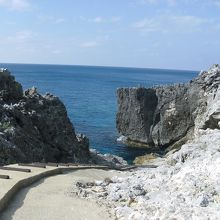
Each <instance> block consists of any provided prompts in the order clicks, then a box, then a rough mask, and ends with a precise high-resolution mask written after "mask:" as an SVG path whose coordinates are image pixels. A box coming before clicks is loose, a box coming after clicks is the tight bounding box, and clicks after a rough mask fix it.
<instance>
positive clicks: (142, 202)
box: [78, 65, 220, 220]
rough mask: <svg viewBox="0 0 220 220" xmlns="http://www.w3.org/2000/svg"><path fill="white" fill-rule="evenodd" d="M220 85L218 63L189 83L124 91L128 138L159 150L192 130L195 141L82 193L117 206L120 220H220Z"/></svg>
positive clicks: (122, 118) (122, 125)
mask: <svg viewBox="0 0 220 220" xmlns="http://www.w3.org/2000/svg"><path fill="white" fill-rule="evenodd" d="M219 86H220V67H219V66H218V65H214V66H213V67H212V68H211V69H209V70H208V71H203V72H201V73H200V74H199V76H198V77H197V78H196V79H194V80H192V81H191V82H189V83H188V84H186V85H176V86H169V87H160V88H152V89H144V88H133V89H132V88H131V89H120V90H119V91H118V94H119V110H120V111H119V113H118V119H117V120H118V128H119V129H120V131H121V132H122V134H124V135H127V136H128V137H130V138H132V140H134V141H144V143H147V144H150V143H152V144H154V145H155V146H157V145H158V146H160V145H161V144H168V143H172V142H173V141H176V140H178V139H183V138H184V136H185V135H186V134H187V133H189V131H191V135H192V136H191V139H190V138H188V137H187V138H186V139H188V140H187V141H186V140H185V141H186V143H185V144H181V143H179V145H180V149H175V150H171V151H169V152H168V153H167V154H165V155H163V156H161V157H156V158H154V157H152V155H150V156H151V158H149V157H148V158H147V160H145V161H144V164H145V165H148V166H143V167H142V168H138V169H136V170H133V171H129V172H127V173H124V176H123V177H113V178H111V179H106V180H104V181H101V182H100V181H96V182H95V183H93V184H91V183H86V184H84V185H83V187H84V186H85V187H84V188H82V187H81V188H80V189H78V195H79V196H80V197H83V198H87V199H91V200H94V199H96V200H97V201H98V202H99V203H101V204H104V205H106V206H107V207H111V208H112V209H113V210H114V212H115V215H116V219H130V220H137V219H161V220H173V219H204V220H208V219H219V216H220V208H219V207H220V206H219V205H220V187H219V183H220V87H219ZM148 110H150V111H148ZM135 120H138V121H137V122H136V121H135ZM172 129H173V130H172ZM172 131H173V133H172ZM155 133H156V136H155ZM163 135H167V136H163ZM155 137H157V138H155ZM142 162H143V161H142ZM149 165H153V167H155V168H152V166H149ZM91 186H92V187H91Z"/></svg>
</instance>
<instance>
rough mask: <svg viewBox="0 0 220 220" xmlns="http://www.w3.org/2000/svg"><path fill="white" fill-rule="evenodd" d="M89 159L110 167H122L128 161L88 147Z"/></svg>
mask: <svg viewBox="0 0 220 220" xmlns="http://www.w3.org/2000/svg"><path fill="white" fill-rule="evenodd" d="M90 154H91V159H90V162H91V163H94V164H99V165H104V166H111V167H123V166H127V165H128V163H127V161H126V160H124V159H123V158H122V157H119V156H116V155H112V154H101V153H100V152H98V151H97V150H95V149H90Z"/></svg>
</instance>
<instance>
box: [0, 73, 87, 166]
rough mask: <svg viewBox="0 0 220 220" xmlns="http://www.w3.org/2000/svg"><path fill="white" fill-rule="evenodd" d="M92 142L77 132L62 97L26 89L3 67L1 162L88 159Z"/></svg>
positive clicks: (0, 96) (0, 100) (0, 75)
mask: <svg viewBox="0 0 220 220" xmlns="http://www.w3.org/2000/svg"><path fill="white" fill-rule="evenodd" d="M89 156H90V153H89V142H88V139H87V138H86V137H85V136H83V135H78V136H77V135H76V134H75V131H74V127H73V125H72V123H71V122H70V120H69V118H68V116H67V112H66V108H65V106H64V105H63V103H62V102H61V101H60V100H59V98H57V97H55V96H53V95H51V94H46V95H44V96H42V95H40V94H39V93H37V90H36V88H32V89H28V90H27V91H25V92H24V94H23V90H22V87H21V85H20V84H19V83H17V82H16V81H15V80H14V77H13V76H11V75H10V73H9V72H8V71H7V70H5V69H2V70H1V71H0V163H2V164H5V163H13V162H34V161H45V162H48V161H49V162H73V161H87V160H88V159H89Z"/></svg>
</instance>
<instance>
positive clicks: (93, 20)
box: [91, 17, 105, 23]
mask: <svg viewBox="0 0 220 220" xmlns="http://www.w3.org/2000/svg"><path fill="white" fill-rule="evenodd" d="M91 21H92V22H95V23H102V22H104V21H105V20H104V18H102V17H96V18H94V19H92V20H91Z"/></svg>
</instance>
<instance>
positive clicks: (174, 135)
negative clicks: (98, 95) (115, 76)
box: [116, 65, 220, 147]
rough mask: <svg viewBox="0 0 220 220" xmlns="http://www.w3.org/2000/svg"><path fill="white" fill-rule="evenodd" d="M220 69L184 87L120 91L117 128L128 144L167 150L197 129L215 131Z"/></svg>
mask: <svg viewBox="0 0 220 220" xmlns="http://www.w3.org/2000/svg"><path fill="white" fill-rule="evenodd" d="M219 82H220V67H219V66H218V65H214V66H213V67H212V68H211V69H210V70H209V71H207V72H201V73H200V74H199V76H198V77H197V78H196V79H194V80H192V81H190V82H189V83H187V84H183V85H180V84H177V85H171V86H161V87H155V88H120V89H118V91H117V94H118V113H117V120H116V124H117V129H118V131H119V133H120V134H121V135H123V136H125V137H126V138H124V140H126V143H127V144H128V145H134V146H135V145H141V146H150V147H152V146H154V147H161V146H163V147H167V146H169V145H171V144H173V143H175V142H176V141H179V140H181V139H182V138H183V137H185V136H186V135H187V133H188V132H191V131H192V130H193V131H194V129H195V127H196V129H197V128H212V129H213V128H219V121H220V111H219V109H220V101H219V100H220V99H219V98H220V90H219V89H218V88H219Z"/></svg>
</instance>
